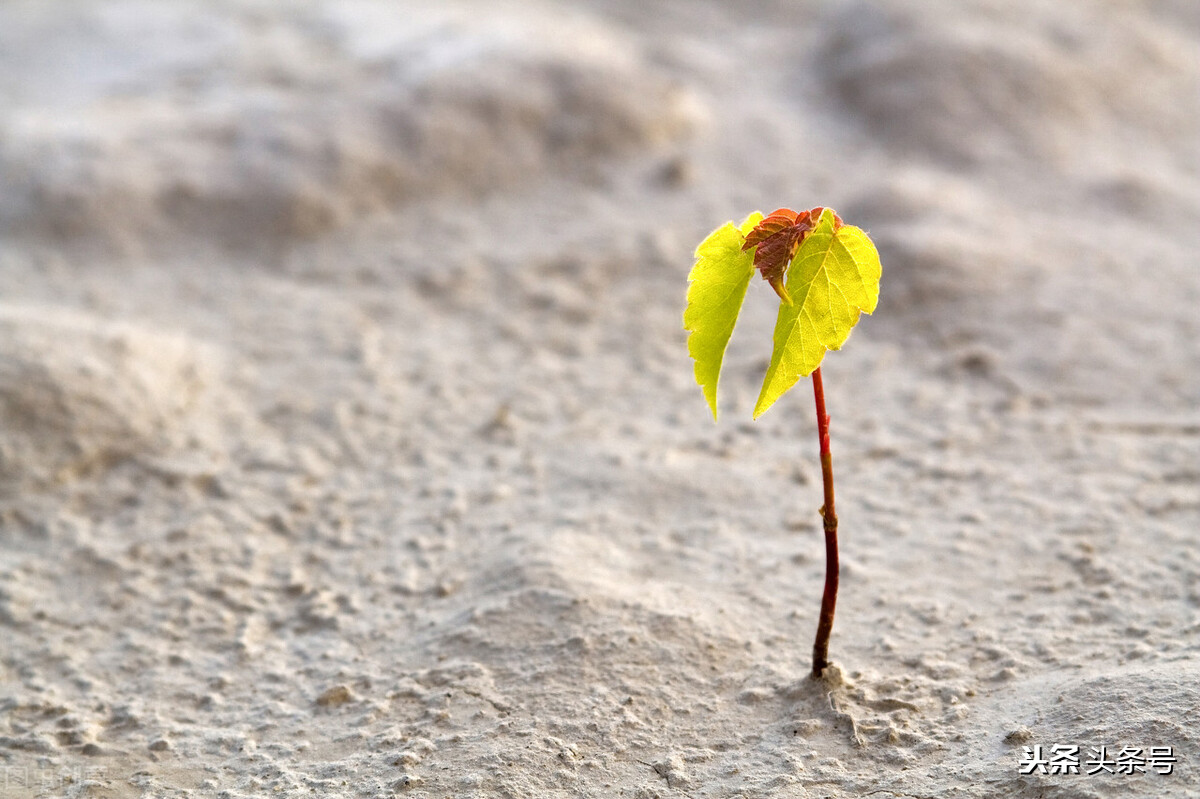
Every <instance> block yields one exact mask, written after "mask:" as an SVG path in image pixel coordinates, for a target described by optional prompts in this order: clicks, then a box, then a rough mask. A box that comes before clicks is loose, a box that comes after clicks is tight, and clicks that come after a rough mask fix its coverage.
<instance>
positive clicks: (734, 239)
mask: <svg viewBox="0 0 1200 799" xmlns="http://www.w3.org/2000/svg"><path fill="white" fill-rule="evenodd" d="M756 269H757V270H758V271H759V272H760V273H761V274H762V277H763V279H764V280H766V281H767V282H768V283H769V284H770V285H771V287H772V288H773V289H775V293H776V294H778V295H779V316H778V317H777V318H776V320H775V349H774V351H773V352H772V353H771V363H770V365H769V366H768V367H767V374H766V377H765V378H764V379H763V385H762V390H761V391H760V392H759V395H758V402H757V403H756V404H755V406H754V418H755V419H757V418H758V417H759V416H762V415H763V414H764V413H765V412H766V411H767V409H768V408H770V407H771V406H772V405H773V404H774V403H775V400H777V399H779V398H780V397H781V396H783V394H784V393H786V392H787V390H788V389H790V388H791V387H792V386H794V385H795V384H796V381H797V380H799V379H800V378H801V377H807V376H808V375H810V374H811V375H812V384H813V395H814V397H815V399H816V407H817V436H818V438H819V441H820V450H821V477H822V479H823V482H824V487H825V504H824V505H823V506H822V507H821V511H820V512H821V517H822V519H823V520H824V528H825V592H824V594H823V595H822V597H821V615H820V618H819V620H818V622H817V637H816V641H815V642H814V643H813V667H812V674H813V677H814V678H819V677H820V676H821V673H822V672H823V671H824V670H825V667H826V666H828V665H829V634H830V633H831V632H832V631H833V611H834V607H835V605H836V604H837V589H838V546H837V514H836V512H835V511H834V505H833V458H832V456H831V455H830V453H829V414H827V413H826V412H825V388H824V386H823V384H822V382H821V360H822V359H823V358H824V357H825V351H826V350H838V349H841V348H842V345H843V344H845V343H846V339H847V338H849V336H850V330H851V329H852V328H853V327H854V325H855V324H856V323H857V322H858V317H859V314H860V313H861V312H865V313H868V314H869V313H871V312H872V311H874V310H875V304H876V302H877V301H878V300H879V276H880V273H881V267H880V263H879V253H878V252H877V251H876V250H875V245H874V244H872V243H871V240H870V239H869V238H868V237H867V234H866V233H864V232H863V231H862V230H860V229H859V228H856V227H853V226H851V225H845V224H843V223H842V220H841V218H839V217H838V215H837V214H835V213H834V212H833V210H832V209H830V208H822V207H817V208H813V209H811V210H809V211H801V212H799V213H797V212H796V211H792V210H790V209H788V208H780V209H779V210H778V211H775V212H774V213H772V214H771V215H770V216H767V217H765V218H764V217H763V215H762V214H761V213H758V212H755V213H753V214H751V215H750V216H748V217H746V220H745V221H744V222H742V224H741V225H734V224H733V222H727V223H725V224H724V225H722V226H721V227H719V228H717V229H716V230H714V231H713V232H712V233H711V234H710V235H709V237H708V238H706V239H705V240H704V241H702V242H701V243H700V246H699V247H697V248H696V265H695V266H694V267H693V268H692V271H691V274H690V275H688V281H689V285H688V291H687V310H686V311H684V314H683V326H684V329H686V330H687V331H688V334H689V335H688V353H689V354H690V355H691V356H692V358H693V359H694V360H695V361H696V363H695V374H696V382H697V383H699V384H700V388H702V389H703V390H704V397H705V399H706V400H707V401H708V406H709V408H710V409H711V410H712V414H713V420H714V421H716V418H717V379H718V378H719V377H720V375H721V361H722V360H723V359H724V357H725V347H726V345H728V344H729V337H730V336H731V335H733V327H734V325H735V324H736V323H737V317H738V313H739V312H740V311H741V309H742V302H743V301H744V300H745V298H746V290H747V288H749V286H750V278H751V277H753V276H754V271H755V270H756Z"/></svg>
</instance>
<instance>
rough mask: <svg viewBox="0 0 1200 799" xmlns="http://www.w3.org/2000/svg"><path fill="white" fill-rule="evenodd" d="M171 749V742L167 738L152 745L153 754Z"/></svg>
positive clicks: (160, 739)
mask: <svg viewBox="0 0 1200 799" xmlns="http://www.w3.org/2000/svg"><path fill="white" fill-rule="evenodd" d="M170 748H171V742H170V741H168V740H167V739H166V738H159V739H158V740H157V741H154V742H153V743H151V744H150V751H151V752H166V751H167V750H169V749H170Z"/></svg>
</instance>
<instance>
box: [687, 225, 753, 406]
mask: <svg viewBox="0 0 1200 799" xmlns="http://www.w3.org/2000/svg"><path fill="white" fill-rule="evenodd" d="M762 218H763V216H762V214H760V213H758V212H755V213H753V214H751V215H750V216H748V217H746V221H744V222H742V224H741V225H739V226H737V227H735V226H734V224H733V222H726V223H725V224H724V225H722V226H721V227H719V228H717V229H716V230H714V231H713V232H712V233H711V234H709V236H708V238H706V239H705V240H704V241H702V242H700V246H699V247H697V248H696V265H695V266H693V267H692V271H691V273H690V274H689V275H688V281H689V283H688V291H687V309H686V310H685V311H684V312H683V328H684V330H686V331H688V354H689V355H691V356H692V358H693V359H694V360H695V361H696V363H695V375H696V382H697V383H699V384H700V388H702V389H703V390H704V398H705V399H706V400H707V401H708V407H709V408H711V409H712V415H713V420H714V421H715V420H716V418H717V380H718V379H719V378H720V376H721V361H722V360H724V358H725V347H726V346H727V345H728V344H729V337H730V336H731V335H733V326H734V325H735V324H736V323H737V318H738V313H739V312H740V311H741V309H742V302H743V301H744V300H745V299H746V289H747V288H748V287H749V285H750V278H751V277H753V276H754V252H753V251H747V252H743V251H742V244H744V243H745V241H746V234H747V233H749V232H750V231H751V230H753V229H754V226H755V225H757V224H758V223H759V222H760V221H762Z"/></svg>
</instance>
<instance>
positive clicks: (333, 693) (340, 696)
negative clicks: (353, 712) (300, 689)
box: [317, 685, 354, 707]
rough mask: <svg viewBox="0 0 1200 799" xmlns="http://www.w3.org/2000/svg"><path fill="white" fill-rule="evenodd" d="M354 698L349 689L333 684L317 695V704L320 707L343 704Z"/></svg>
mask: <svg viewBox="0 0 1200 799" xmlns="http://www.w3.org/2000/svg"><path fill="white" fill-rule="evenodd" d="M352 699H354V695H353V694H351V693H350V689H349V688H347V687H346V686H344V685H335V686H333V687H332V688H330V689H328V690H326V691H325V693H323V694H321V695H320V696H318V697H317V704H318V705H320V706H321V707H336V706H337V705H344V704H346V703H347V702H349V701H351V700H352Z"/></svg>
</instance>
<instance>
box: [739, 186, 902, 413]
mask: <svg viewBox="0 0 1200 799" xmlns="http://www.w3.org/2000/svg"><path fill="white" fill-rule="evenodd" d="M881 272H882V270H881V268H880V264H879V253H878V252H877V251H876V249H875V245H874V244H872V243H871V240H870V239H869V238H867V234H866V233H864V232H863V231H862V230H860V229H859V228H856V227H853V226H850V225H844V226H842V227H836V225H835V223H834V213H833V211H832V210H830V209H828V208H826V209H825V211H824V212H823V213H822V214H821V220H820V222H818V223H817V226H816V228H814V229H813V231H812V232H811V233H809V234H808V236H807V238H805V239H804V243H803V244H801V245H800V249H799V250H797V251H796V257H795V258H793V259H792V264H791V266H790V267H789V269H788V277H787V293H788V295H789V296H790V297H791V298H792V304H790V305H789V304H787V303H782V304H780V306H779V316H778V317H777V318H776V320H775V351H774V352H773V353H772V354H771V365H770V366H768V367H767V374H766V377H765V378H764V379H763V386H762V391H761V392H760V393H759V395H758V402H757V404H756V405H755V406H754V418H755V419H757V418H758V417H759V416H762V415H763V413H765V412H766V410H767V409H768V408H770V407H771V406H772V405H773V404H774V403H775V400H777V399H779V398H780V397H781V396H783V394H784V393H785V392H787V390H788V389H790V388H791V387H792V386H794V385H795V384H796V381H797V380H799V379H800V378H801V377H805V376H807V375H809V374H812V372H813V370H815V369H816V368H817V367H818V366H820V365H821V360H822V359H823V358H824V357H825V351H826V350H837V349H841V347H842V345H843V344H845V343H846V339H847V338H849V336H850V330H851V329H852V328H853V327H854V325H855V324H856V323H857V322H858V316H859V313H860V312H866V313H871V312H872V311H874V310H875V305H876V303H877V302H878V301H879V276H880V274H881Z"/></svg>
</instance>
